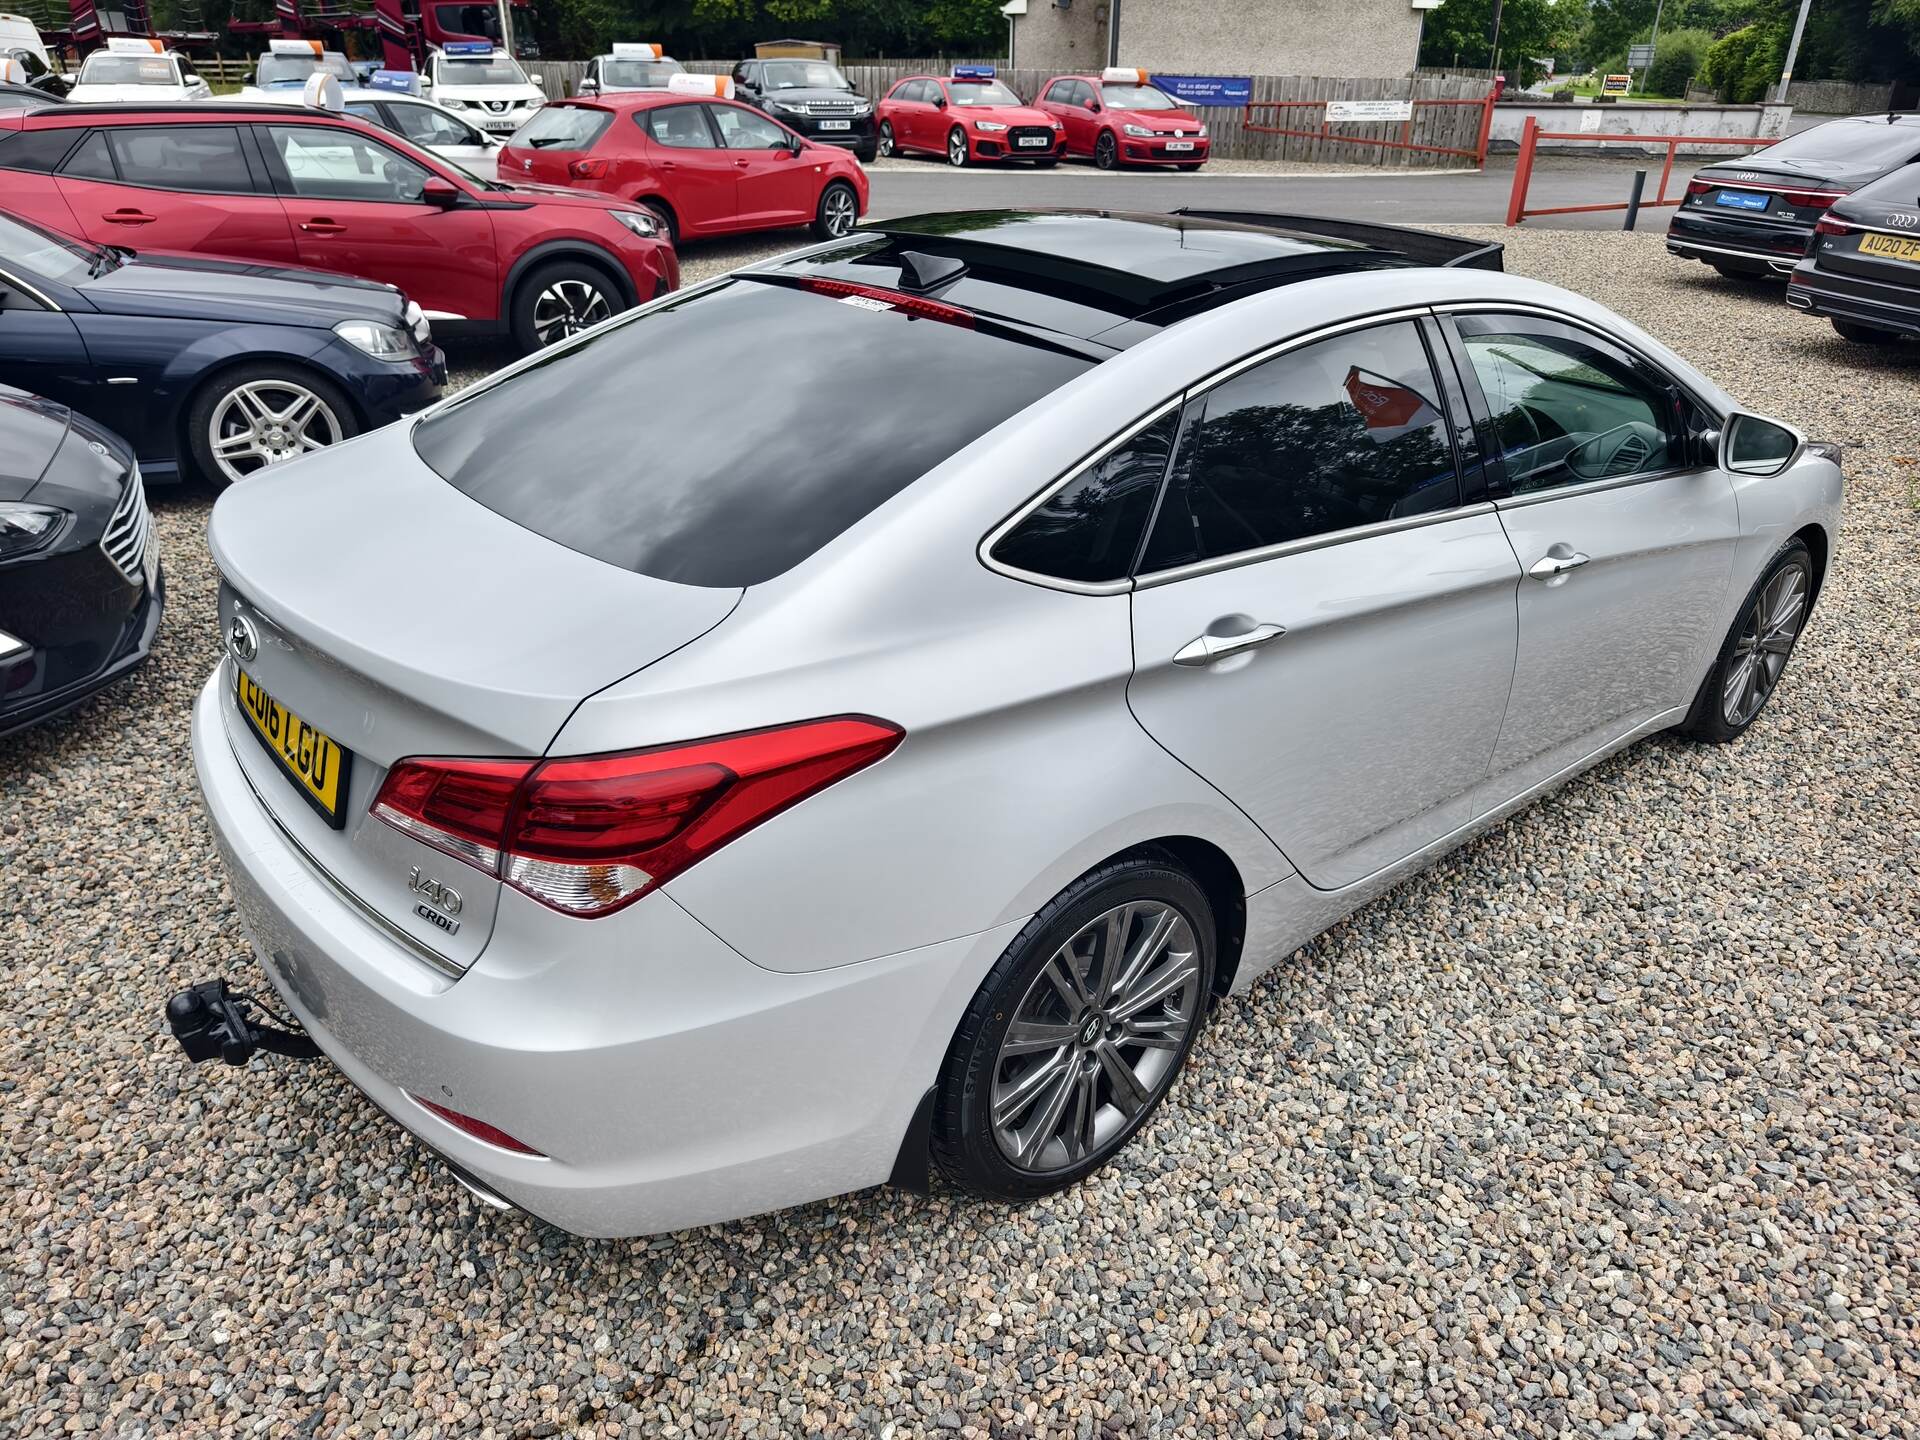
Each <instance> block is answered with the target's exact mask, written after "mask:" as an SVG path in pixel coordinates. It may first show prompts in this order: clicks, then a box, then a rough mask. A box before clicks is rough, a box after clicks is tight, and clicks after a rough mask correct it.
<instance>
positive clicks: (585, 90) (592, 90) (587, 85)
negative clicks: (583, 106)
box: [580, 75, 600, 95]
mask: <svg viewBox="0 0 1920 1440" xmlns="http://www.w3.org/2000/svg"><path fill="white" fill-rule="evenodd" d="M580 93H581V94H582V95H598V94H599V93H600V82H599V81H598V80H596V79H594V78H593V77H592V76H591V75H589V76H588V77H587V78H586V79H584V80H582V81H581V82H580Z"/></svg>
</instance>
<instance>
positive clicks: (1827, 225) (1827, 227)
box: [1813, 219, 1847, 235]
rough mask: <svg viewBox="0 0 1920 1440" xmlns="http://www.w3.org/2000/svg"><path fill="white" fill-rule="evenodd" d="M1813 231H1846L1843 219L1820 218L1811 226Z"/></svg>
mask: <svg viewBox="0 0 1920 1440" xmlns="http://www.w3.org/2000/svg"><path fill="white" fill-rule="evenodd" d="M1813 233H1814V234H1816V235H1844V234H1846V233H1847V226H1846V222H1845V221H1843V220H1827V219H1822V220H1820V221H1819V222H1818V223H1817V224H1815V226H1814V227H1813Z"/></svg>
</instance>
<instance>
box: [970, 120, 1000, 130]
mask: <svg viewBox="0 0 1920 1440" xmlns="http://www.w3.org/2000/svg"><path fill="white" fill-rule="evenodd" d="M973 128H974V129H976V130H1004V129H1006V128H1007V127H1006V126H1004V125H1002V124H1001V123H1000V122H999V121H998V120H976V121H974V122H973Z"/></svg>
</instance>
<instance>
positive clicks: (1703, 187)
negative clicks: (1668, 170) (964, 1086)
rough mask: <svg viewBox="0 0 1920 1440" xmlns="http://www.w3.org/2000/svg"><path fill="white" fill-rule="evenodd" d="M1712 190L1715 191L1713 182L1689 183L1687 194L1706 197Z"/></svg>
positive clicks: (1692, 181) (1696, 181)
mask: <svg viewBox="0 0 1920 1440" xmlns="http://www.w3.org/2000/svg"><path fill="white" fill-rule="evenodd" d="M1711 189H1713V182H1712V181H1711V180H1689V181H1687V194H1689V195H1704V194H1706V193H1707V191H1709V190H1711Z"/></svg>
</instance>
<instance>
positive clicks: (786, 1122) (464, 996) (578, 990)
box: [193, 664, 1021, 1236]
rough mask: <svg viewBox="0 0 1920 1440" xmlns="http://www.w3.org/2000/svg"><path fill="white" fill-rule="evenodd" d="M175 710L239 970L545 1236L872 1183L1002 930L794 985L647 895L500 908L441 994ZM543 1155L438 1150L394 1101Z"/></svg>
mask: <svg viewBox="0 0 1920 1440" xmlns="http://www.w3.org/2000/svg"><path fill="white" fill-rule="evenodd" d="M228 678H229V677H228V673H227V667H226V666H225V665H224V664H223V665H222V666H221V667H220V668H219V669H218V670H216V672H215V674H214V675H213V676H212V677H211V678H210V679H209V681H208V683H207V686H206V688H205V689H203V690H202V692H201V694H200V697H199V700H198V701H197V702H196V704H195V707H194V715H193V750H194V761H195V765H196V767H197V769H198V772H199V777H200V785H201V790H202V793H203V795H204V796H205V800H206V806H207V811H208V814H209V816H210V817H211V819H212V821H213V830H214V834H215V837H216V840H217V842H218V844H219V848H220V851H221V855H222V857H223V859H224V860H225V862H226V865H227V869H228V873H229V877H230V880H231V884H232V889H233V895H234V900H235V903H236V905H237V906H238V909H239V912H240V915H241V918H242V921H243V923H244V925H245V928H246V930H247V932H248V934H249V935H250V936H251V937H252V939H253V942H254V945H255V948H256V951H257V954H258V958H259V960H260V963H261V966H262V968H263V969H264V970H265V971H266V972H267V975H268V978H269V979H270V980H271V981H272V983H273V986H274V988H275V989H276V990H277V991H279V993H280V996H281V998H282V999H283V1000H284V1001H285V1002H286V1004H287V1006H288V1008H289V1009H291V1010H292V1012H293V1013H294V1014H295V1015H296V1016H297V1017H298V1018H299V1020H300V1021H301V1023H302V1024H304V1025H305V1026H306V1027H307V1029H308V1030H309V1031H310V1032H311V1033H312V1035H313V1038H314V1039H315V1040H316V1041H317V1042H318V1043H319V1044H320V1046H321V1048H322V1049H323V1050H325V1051H326V1053H327V1055H328V1056H329V1057H330V1058H331V1059H332V1060H333V1061H334V1063H335V1064H336V1065H337V1066H338V1067H339V1068H340V1070H341V1071H342V1072H343V1073H344V1074H345V1075H346V1076H347V1078H348V1079H350V1080H351V1081H352V1082H353V1083H354V1084H355V1085H356V1086H358V1087H359V1088H360V1089H361V1090H362V1091H363V1092H365V1094H366V1095H367V1096H368V1097H369V1098H370V1099H371V1100H372V1101H373V1102H374V1103H375V1104H376V1105H378V1106H379V1107H380V1108H381V1109H382V1110H384V1111H386V1112H387V1114H388V1115H389V1116H391V1117H392V1118H393V1119H394V1120H395V1121H397V1122H398V1123H399V1124H400V1125H401V1126H402V1127H403V1128H405V1129H406V1130H408V1131H409V1132H411V1133H412V1134H413V1135H414V1136H415V1137H416V1138H418V1139H419V1140H421V1141H422V1142H423V1143H424V1144H426V1145H427V1146H428V1147H429V1148H431V1149H432V1150H434V1151H436V1152H438V1153H440V1154H442V1155H444V1156H445V1157H446V1158H447V1159H448V1160H449V1161H450V1162H451V1163H452V1164H453V1165H454V1166H455V1167H457V1169H458V1170H459V1171H462V1172H465V1178H466V1179H467V1180H469V1181H471V1182H472V1183H474V1184H477V1185H478V1186H479V1187H481V1188H482V1189H483V1190H484V1191H487V1192H490V1193H491V1194H493V1195H496V1196H498V1197H500V1198H503V1199H505V1200H507V1201H510V1202H511V1203H513V1204H514V1205H516V1206H519V1207H520V1208H522V1209H524V1210H527V1211H529V1212H531V1213H532V1214H534V1215H537V1216H539V1217H540V1218H541V1219H543V1220H546V1221H549V1222H551V1223H552V1224H555V1225H558V1226H560V1227H561V1228H563V1229H566V1230H571V1231H574V1232H576V1233H578V1234H583V1235H600V1236H612V1235H637V1234H650V1233H656V1232H660V1231H666V1230H676V1229H682V1228H685V1227H687V1226H691V1225H702V1224H708V1223H712V1222H716V1221H720V1220H727V1219H732V1218H736V1217H738V1216H742V1215H750V1214H756V1213H760V1212H763V1211H767V1210H774V1209H780V1208H782V1207H785V1206H789V1205H795V1204H800V1203H803V1202H806V1201H809V1200H816V1199H820V1198H823V1197H825V1196H828V1195H834V1194H839V1193H842V1192H844V1191H848V1190H854V1189H859V1188H862V1187H864V1186H868V1185H874V1184H878V1183H880V1182H881V1181H884V1180H885V1179H887V1177H888V1175H889V1174H890V1173H891V1172H892V1170H893V1166H894V1161H895V1158H896V1155H897V1153H898V1151H899V1148H900V1144H901V1140H902V1137H903V1136H904V1135H905V1134H906V1133H907V1129H908V1126H909V1124H910V1122H911V1120H912V1117H913V1112H914V1109H915V1106H916V1105H917V1103H918V1102H919V1099H920V1097H921V1095H922V1094H923V1093H924V1092H925V1091H926V1089H927V1087H928V1086H930V1085H931V1084H933V1082H934V1079H935V1078H936V1075H937V1072H938V1068H939V1065H940V1062H941V1060H942V1058H943V1056H944V1054H945V1051H946V1047H947V1043H948V1041H949V1040H950V1039H951V1037H952V1030H953V1026H954V1024H955V1023H956V1022H957V1020H958V1017H959V1014H960V1012H961V1008H962V1006H963V1005H964V1003H965V1000H966V997H967V996H968V995H969V994H970V993H971V991H972V987H973V985H974V984H976V983H977V981H978V977H979V974H980V973H981V972H982V971H983V970H984V969H985V968H986V966H987V965H988V964H990V963H991V957H992V956H994V955H997V954H998V953H999V951H1000V949H1001V948H1003V947H1004V945H1005V944H1006V941H1007V940H1008V939H1009V938H1011V935H1012V934H1013V933H1014V931H1015V930H1017V929H1018V926H1019V924H1020V923H1021V922H1019V921H1014V922H1011V923H1010V924H1009V925H1005V926H1000V927H997V928H996V929H995V930H992V931H989V932H986V933H984V934H981V935H977V936H971V937H967V938H965V939H960V940H954V941H949V942H946V943H944V944H939V945H931V946H926V947H923V948H921V949H917V950H912V951H908V952H905V953H902V954H898V955H893V956H888V957H884V958H882V959H877V960H872V961H867V962H865V963H862V964H857V965H848V966H843V967H840V968H838V969H833V970H826V971H817V972H810V973H806V974H781V973H776V972H773V971H769V970H766V969H762V968H761V967H759V966H756V965H753V964H751V963H749V962H748V961H747V960H745V959H743V958H742V957H741V956H740V955H739V954H738V953H737V952H736V951H734V950H733V949H731V948H730V947H729V946H727V945H726V944H724V943H723V942H722V941H720V940H719V939H717V938H716V937H715V936H714V935H713V934H712V932H710V931H709V930H707V929H706V928H705V927H704V926H703V925H701V924H700V923H699V922H698V921H697V920H695V919H693V917H692V916H690V915H689V914H688V913H687V912H686V911H685V910H683V909H682V908H681V907H680V906H679V905H678V904H677V903H675V902H674V900H673V899H672V898H671V897H670V896H669V895H667V894H665V893H661V894H656V895H653V896H650V897H649V898H647V899H645V900H642V901H641V902H639V903H638V904H635V905H631V906H629V907H627V909H625V910H623V911H620V912H619V913H618V914H616V915H613V916H609V917H607V918H606V919H604V920H598V921H578V920H572V919H568V918H566V917H563V916H559V915H556V914H554V913H553V912H552V911H549V910H547V909H545V907H543V906H541V905H539V904H537V903H535V902H534V901H532V900H529V899H527V898H526V897H524V896H522V895H519V894H518V893H517V892H514V891H506V892H504V894H503V896H502V899H501V904H500V911H499V918H498V920H497V922H496V924H495V928H494V931H493V935H492V938H491V939H490V941H489V942H488V944H487V948H486V949H485V951H484V952H483V953H482V954H481V956H480V958H479V960H478V961H476V962H475V964H474V965H473V967H472V968H471V969H470V970H468V971H467V972H466V974H464V975H463V976H461V977H460V978H459V979H458V980H451V979H449V978H448V977H447V976H445V975H444V974H442V973H439V972H437V971H434V970H432V969H430V968H429V967H427V966H425V965H424V964H422V963H420V962H419V961H417V960H416V959H414V958H413V957H412V955H411V954H410V953H409V952H407V951H406V950H404V949H402V948H400V947H399V946H397V945H396V944H395V943H394V942H393V941H392V940H391V939H390V938H389V937H387V936H385V935H384V934H383V933H382V932H381V931H380V930H379V929H378V928H377V927H376V926H375V925H374V924H373V923H371V922H370V921H369V920H368V919H367V918H366V917H365V916H364V915H363V914H362V913H360V912H359V911H358V910H357V909H356V908H355V907H354V905H353V904H352V903H350V902H349V901H348V900H347V899H346V898H345V897H343V896H341V895H340V894H338V893H337V892H336V891H335V890H334V889H333V888H332V884H331V882H330V881H328V880H327V879H326V878H324V877H323V876H322V875H321V874H320V873H319V872H318V871H317V870H315V869H314V868H312V866H311V864H310V862H309V861H307V860H306V858H305V857H304V856H302V855H301V854H300V853H299V852H298V851H297V850H296V849H294V847H293V846H292V845H291V844H290V843H289V842H288V839H287V837H286V836H285V834H284V833H283V832H282V831H281V830H280V829H279V826H278V824H277V823H276V822H275V821H274V819H273V818H272V817H271V815H269V814H268V812H267V811H266V810H265V808H264V807H263V806H262V805H261V803H260V800H259V798H258V796H257V795H256V794H255V792H254V790H253V788H252V785H251V783H250V782H249V780H248V779H247V777H246V775H245V773H244V772H243V771H242V769H241V767H240V764H239V762H238V760H237V759H236V757H235V755H234V753H233V751H232V749H231V746H230V743H229V741H228V738H227V734H226V730H225V726H224V725H223V723H222V714H221V708H220V707H221V706H222V705H223V704H224V703H225V701H226V696H227V694H228V692H229V690H230V688H231V687H230V685H229V684H228V683H227V681H228ZM413 1095H418V1096H422V1097H426V1098H429V1099H432V1100H433V1101H434V1102H435V1103H438V1104H442V1105H446V1106H449V1107H452V1108H454V1109H457V1110H459V1111H461V1112H463V1113H465V1114H467V1115H472V1116H476V1117H478V1118H479V1119H482V1120H484V1121H486V1122H487V1123H488V1124H490V1125H493V1126H496V1127H498V1128H499V1129H500V1130H503V1131H505V1132H506V1133H507V1134H508V1135H511V1136H513V1137H515V1138H516V1139H518V1140H520V1141H522V1142H523V1143H525V1144H527V1145H529V1146H532V1147H533V1148H534V1149H536V1150H539V1151H540V1152H542V1156H541V1157H540V1158H536V1157H533V1156H527V1155H521V1154H516V1153H514V1152H511V1151H508V1150H505V1149H502V1148H499V1147H496V1146H494V1145H491V1144H487V1143H485V1142H483V1141H481V1140H478V1139H476V1138H474V1137H472V1136H470V1135H468V1134H466V1133H465V1132H464V1131H461V1130H458V1129H455V1128H454V1127H453V1126H452V1125H450V1124H448V1123H447V1122H445V1121H443V1120H441V1119H440V1118H439V1117H437V1116H435V1115H434V1114H433V1113H432V1112H430V1111H428V1110H426V1109H425V1108H423V1107H422V1106H421V1105H420V1104H418V1103H417V1102H416V1101H415V1100H413V1099H412V1098H410V1096H413Z"/></svg>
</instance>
